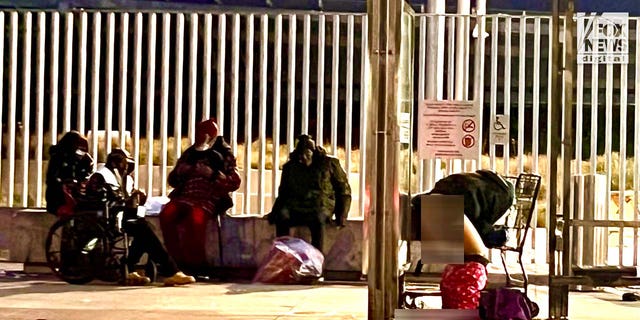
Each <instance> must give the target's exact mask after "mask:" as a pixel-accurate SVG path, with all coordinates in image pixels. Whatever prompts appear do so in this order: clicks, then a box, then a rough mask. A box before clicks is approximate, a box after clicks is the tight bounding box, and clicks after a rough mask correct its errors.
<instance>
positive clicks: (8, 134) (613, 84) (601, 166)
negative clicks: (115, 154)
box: [0, 11, 640, 265]
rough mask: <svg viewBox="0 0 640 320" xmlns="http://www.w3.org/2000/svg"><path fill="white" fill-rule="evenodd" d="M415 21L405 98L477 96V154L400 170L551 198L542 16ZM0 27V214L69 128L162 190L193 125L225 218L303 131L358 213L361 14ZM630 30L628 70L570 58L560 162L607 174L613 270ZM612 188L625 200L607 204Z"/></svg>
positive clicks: (633, 134)
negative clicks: (219, 189)
mask: <svg viewBox="0 0 640 320" xmlns="http://www.w3.org/2000/svg"><path fill="white" fill-rule="evenodd" d="M415 19H416V23H415V25H416V33H415V34H416V38H415V39H414V41H415V46H414V47H415V48H416V50H415V59H414V61H415V70H416V71H415V74H414V76H415V79H416V81H414V83H415V86H416V87H415V89H416V90H415V98H416V99H415V101H421V100H423V99H425V98H426V99H451V100H468V99H473V100H476V101H478V102H479V105H481V106H482V109H483V110H482V125H481V128H482V132H483V134H482V135H483V139H482V140H483V147H482V154H483V156H482V161H480V163H477V162H474V161H459V160H452V161H441V160H436V159H431V160H424V161H414V163H415V167H414V168H411V170H412V171H414V172H415V174H414V178H415V181H412V182H411V183H412V184H413V185H414V186H415V187H414V188H413V190H416V191H417V192H420V191H424V190H428V189H430V188H431V186H432V185H433V183H434V182H435V181H436V180H438V179H439V178H440V177H442V176H443V175H446V174H450V173H452V172H458V171H469V170H473V169H476V168H479V167H483V168H491V169H494V170H496V171H498V172H500V173H502V174H505V175H515V174H517V173H519V172H523V171H528V172H535V173H539V174H541V175H542V176H543V177H544V181H543V195H544V196H543V197H542V200H541V201H539V202H538V209H539V212H540V213H544V212H545V211H546V208H547V207H548V203H549V199H550V198H551V196H552V195H550V194H549V192H548V189H547V188H546V187H545V185H546V184H547V183H548V181H549V179H551V178H553V179H555V178H556V177H550V176H549V175H548V171H549V170H548V167H549V159H548V155H549V154H550V145H551V143H550V141H551V139H552V138H553V137H552V136H551V135H550V134H549V130H550V127H549V123H550V115H551V112H549V101H550V97H551V87H550V83H551V81H550V79H551V78H550V77H551V72H550V70H551V59H550V58H549V56H550V52H551V48H552V45H553V44H552V42H551V37H550V34H551V32H550V30H551V17H549V16H537V15H535V16H532V15H486V16H478V17H476V16H474V15H449V14H445V15H434V14H417V15H416V17H415ZM0 25H1V26H3V27H2V28H0V39H2V40H3V41H0V56H1V57H2V59H3V63H2V65H0V75H2V78H1V79H2V81H0V96H1V97H2V98H1V100H0V118H1V119H2V124H3V128H2V131H1V132H0V138H1V139H0V141H2V144H1V145H0V148H1V149H0V154H1V155H2V157H1V158H2V161H1V162H0V176H1V181H2V183H1V184H0V186H1V188H0V192H1V195H2V197H1V201H0V205H3V206H24V207H26V206H35V207H42V206H43V197H42V194H43V193H42V190H43V188H44V185H43V176H44V170H45V169H46V164H47V158H48V156H47V153H46V151H47V149H48V146H50V145H51V144H55V143H56V141H57V139H58V138H59V137H60V135H61V133H64V132H66V131H68V130H71V129H74V130H78V131H80V132H81V133H83V134H86V135H87V136H88V137H89V139H90V145H91V149H90V150H91V154H92V156H93V157H94V158H96V159H97V160H103V159H104V157H105V155H106V153H108V152H109V150H110V149H111V148H112V147H113V146H116V145H117V146H124V147H125V148H126V149H128V150H130V151H132V154H133V155H134V157H135V159H136V162H137V165H138V166H137V170H136V171H135V174H136V181H138V185H139V187H140V188H142V189H144V190H146V191H147V193H149V194H150V195H166V194H167V191H168V190H167V188H168V187H167V183H166V177H167V173H168V171H169V170H171V168H172V165H173V164H174V163H175V161H176V159H177V158H178V157H179V155H180V153H181V151H182V150H183V149H185V148H186V147H187V146H188V145H190V144H191V143H192V142H193V138H194V126H195V123H196V122H197V121H198V120H200V119H206V118H210V117H215V118H216V119H217V120H218V123H219V125H220V128H221V130H222V132H223V134H224V136H225V137H226V138H227V140H229V142H230V144H231V145H232V147H233V150H234V152H236V154H237V156H238V160H239V166H240V169H241V174H242V180H243V184H242V186H241V188H240V190H238V192H236V193H235V200H236V201H235V203H236V205H235V206H234V209H233V210H234V212H233V214H238V215H253V214H258V215H261V214H264V213H266V212H269V211H270V207H271V203H272V201H273V199H274V197H275V195H276V194H275V193H276V190H277V185H278V183H279V167H280V166H281V165H282V164H283V163H284V162H285V161H286V158H287V156H288V153H289V152H290V151H291V150H292V148H293V147H294V143H295V136H296V135H298V134H300V133H311V134H312V135H314V136H315V137H316V139H317V140H318V141H321V142H322V144H323V145H324V146H326V147H327V149H328V150H329V152H330V153H331V154H333V155H336V156H338V157H339V158H340V160H341V162H342V164H343V166H344V168H345V169H346V170H347V171H348V172H349V173H350V182H351V186H352V189H353V190H354V204H353V206H352V210H351V214H350V217H351V218H359V217H362V216H363V211H364V201H360V200H361V199H363V195H364V186H363V183H362V181H363V180H362V179H363V176H362V175H360V172H362V169H363V168H364V164H365V162H366V159H367V157H369V156H370V155H368V154H366V153H365V150H366V148H361V146H363V145H364V140H363V139H364V135H365V132H366V130H367V128H366V123H367V121H366V118H365V117H366V116H367V115H366V112H363V105H362V102H363V101H365V97H366V95H367V94H368V92H367V90H368V88H369V86H368V85H367V84H366V79H367V72H368V71H367V63H366V59H365V58H366V57H365V56H366V47H367V34H366V32H364V30H366V29H367V18H366V16H365V15H363V14H353V13H349V14H341V13H319V12H302V11H299V12H296V11H291V12H275V11H260V12H249V11H246V12H223V11H220V12H111V11H70V12H54V11H46V12H44V11H4V12H0ZM636 26H637V20H636V19H631V22H630V30H632V32H631V36H630V48H631V49H632V50H631V52H632V56H634V55H635V59H630V63H629V65H622V66H614V65H606V66H598V65H594V66H590V65H578V67H577V75H576V79H577V82H576V92H575V93H576V95H575V97H576V104H575V105H574V106H571V107H572V108H574V115H575V119H573V121H574V123H575V126H574V128H575V132H572V133H570V134H571V135H572V139H573V141H575V142H577V143H575V151H574V150H564V152H563V155H562V156H563V157H565V156H570V157H572V159H574V162H573V163H574V164H573V167H572V168H571V172H572V174H575V175H580V174H603V175H605V176H606V186H607V187H606V191H605V192H606V197H605V198H606V200H605V201H606V202H607V203H606V206H605V210H607V211H606V217H607V219H609V220H615V221H631V222H632V223H630V224H629V223H626V224H622V225H620V226H618V225H619V223H617V222H614V223H613V224H612V225H611V226H609V229H606V230H610V231H611V230H617V231H615V232H617V233H618V234H619V237H618V240H615V241H613V242H617V244H615V243H614V244H615V248H616V249H615V250H614V251H617V252H618V259H617V261H614V260H615V259H614V260H610V261H609V262H610V263H614V264H623V263H624V264H629V263H631V264H635V265H637V264H638V251H639V250H638V228H637V226H636V225H637V224H638V190H640V186H639V184H640V161H639V159H640V151H639V149H640V148H637V147H636V145H637V143H636V142H637V141H638V140H637V139H639V138H640V123H638V122H637V121H636V119H640V114H638V112H639V111H638V109H637V108H635V106H637V105H638V104H639V103H640V101H638V99H640V98H639V97H640V95H638V94H636V90H637V86H636V85H635V84H636V83H637V82H638V81H640V80H639V79H640V73H639V72H640V71H639V70H640V69H639V68H638V66H639V65H640V61H638V59H640V58H638V57H640V52H638V50H640V49H639V48H640V47H638V46H636V40H637V39H638V38H639V37H640V35H639V34H638V33H639V32H640V31H638V28H637V27H636ZM478 37H480V39H482V40H481V41H478ZM629 68H632V70H634V69H635V70H636V71H635V73H634V72H629V71H628V70H629ZM601 71H603V72H601ZM416 105H417V103H416ZM497 115H504V116H505V117H506V118H507V119H509V121H508V124H509V131H510V134H509V137H510V139H509V141H508V142H507V143H506V144H504V145H498V144H496V141H492V136H491V135H490V131H491V130H490V126H491V125H492V123H493V119H495V117H496V116H497ZM414 126H415V124H414ZM414 131H415V130H414ZM565 134H569V133H565ZM583 137H587V138H583ZM583 155H588V156H583ZM583 159H588V161H583ZM620 159H626V161H621V160H620ZM416 160H417V159H416ZM611 193H614V194H620V195H624V197H620V198H621V199H623V200H625V199H627V198H629V200H628V201H626V202H625V203H629V202H631V203H632V205H631V206H626V207H625V206H624V205H620V206H619V207H620V209H619V210H618V209H616V208H613V209H614V210H610V209H609V202H610V201H609V199H610V198H611ZM559 198H560V199H561V200H562V197H559ZM621 203H622V201H621ZM561 207H562V204H561V203H560V206H559V208H561ZM630 208H631V209H630ZM616 210H617V211H616ZM629 210H633V212H628V211H629ZM541 216H542V217H544V214H542V215H541ZM540 221H544V219H540ZM634 223H635V224H634ZM610 234H613V233H610ZM623 248H629V250H628V253H627V251H624V249H623ZM623 256H624V257H625V258H624V259H622V258H621V257H623ZM629 256H632V258H626V257H629ZM612 259H613V258H612ZM625 259H627V260H625Z"/></svg>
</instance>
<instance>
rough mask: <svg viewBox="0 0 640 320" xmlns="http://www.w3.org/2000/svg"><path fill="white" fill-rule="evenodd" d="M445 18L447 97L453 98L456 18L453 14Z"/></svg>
mask: <svg viewBox="0 0 640 320" xmlns="http://www.w3.org/2000/svg"><path fill="white" fill-rule="evenodd" d="M445 20H446V21H447V23H448V26H447V29H448V30H447V74H448V75H447V99H449V100H454V99H456V97H455V84H456V77H455V74H456V62H455V59H456V51H457V50H458V48H457V47H456V42H455V40H456V39H455V36H456V20H455V16H450V17H447V16H445Z"/></svg>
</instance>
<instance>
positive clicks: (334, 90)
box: [331, 14, 340, 156]
mask: <svg viewBox="0 0 640 320" xmlns="http://www.w3.org/2000/svg"><path fill="white" fill-rule="evenodd" d="M332 39H333V58H332V60H331V68H332V72H331V154H333V155H334V156H337V155H338V103H339V100H338V99H339V96H340V92H339V89H340V16H339V15H337V14H336V15H334V16H333V37H332Z"/></svg>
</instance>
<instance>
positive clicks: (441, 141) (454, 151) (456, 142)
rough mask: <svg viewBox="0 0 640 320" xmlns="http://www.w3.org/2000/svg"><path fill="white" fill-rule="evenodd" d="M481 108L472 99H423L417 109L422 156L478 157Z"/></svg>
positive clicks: (467, 158)
mask: <svg viewBox="0 0 640 320" xmlns="http://www.w3.org/2000/svg"><path fill="white" fill-rule="evenodd" d="M479 121H480V111H479V108H478V107H477V105H476V104H475V103H474V102H473V101H452V100H445V101H433V100H424V101H422V104H421V105H420V109H419V112H418V126H419V127H418V154H419V157H420V159H436V158H440V159H466V160H478V155H479V154H480V145H481V143H480V142H481V141H480V122H479Z"/></svg>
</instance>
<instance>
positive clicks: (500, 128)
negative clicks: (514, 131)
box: [490, 114, 509, 145]
mask: <svg viewBox="0 0 640 320" xmlns="http://www.w3.org/2000/svg"><path fill="white" fill-rule="evenodd" d="M490 132H491V140H490V141H491V144H501V145H505V144H508V143H509V116H508V115H504V114H496V117H495V119H493V120H492V122H491V130H490Z"/></svg>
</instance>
